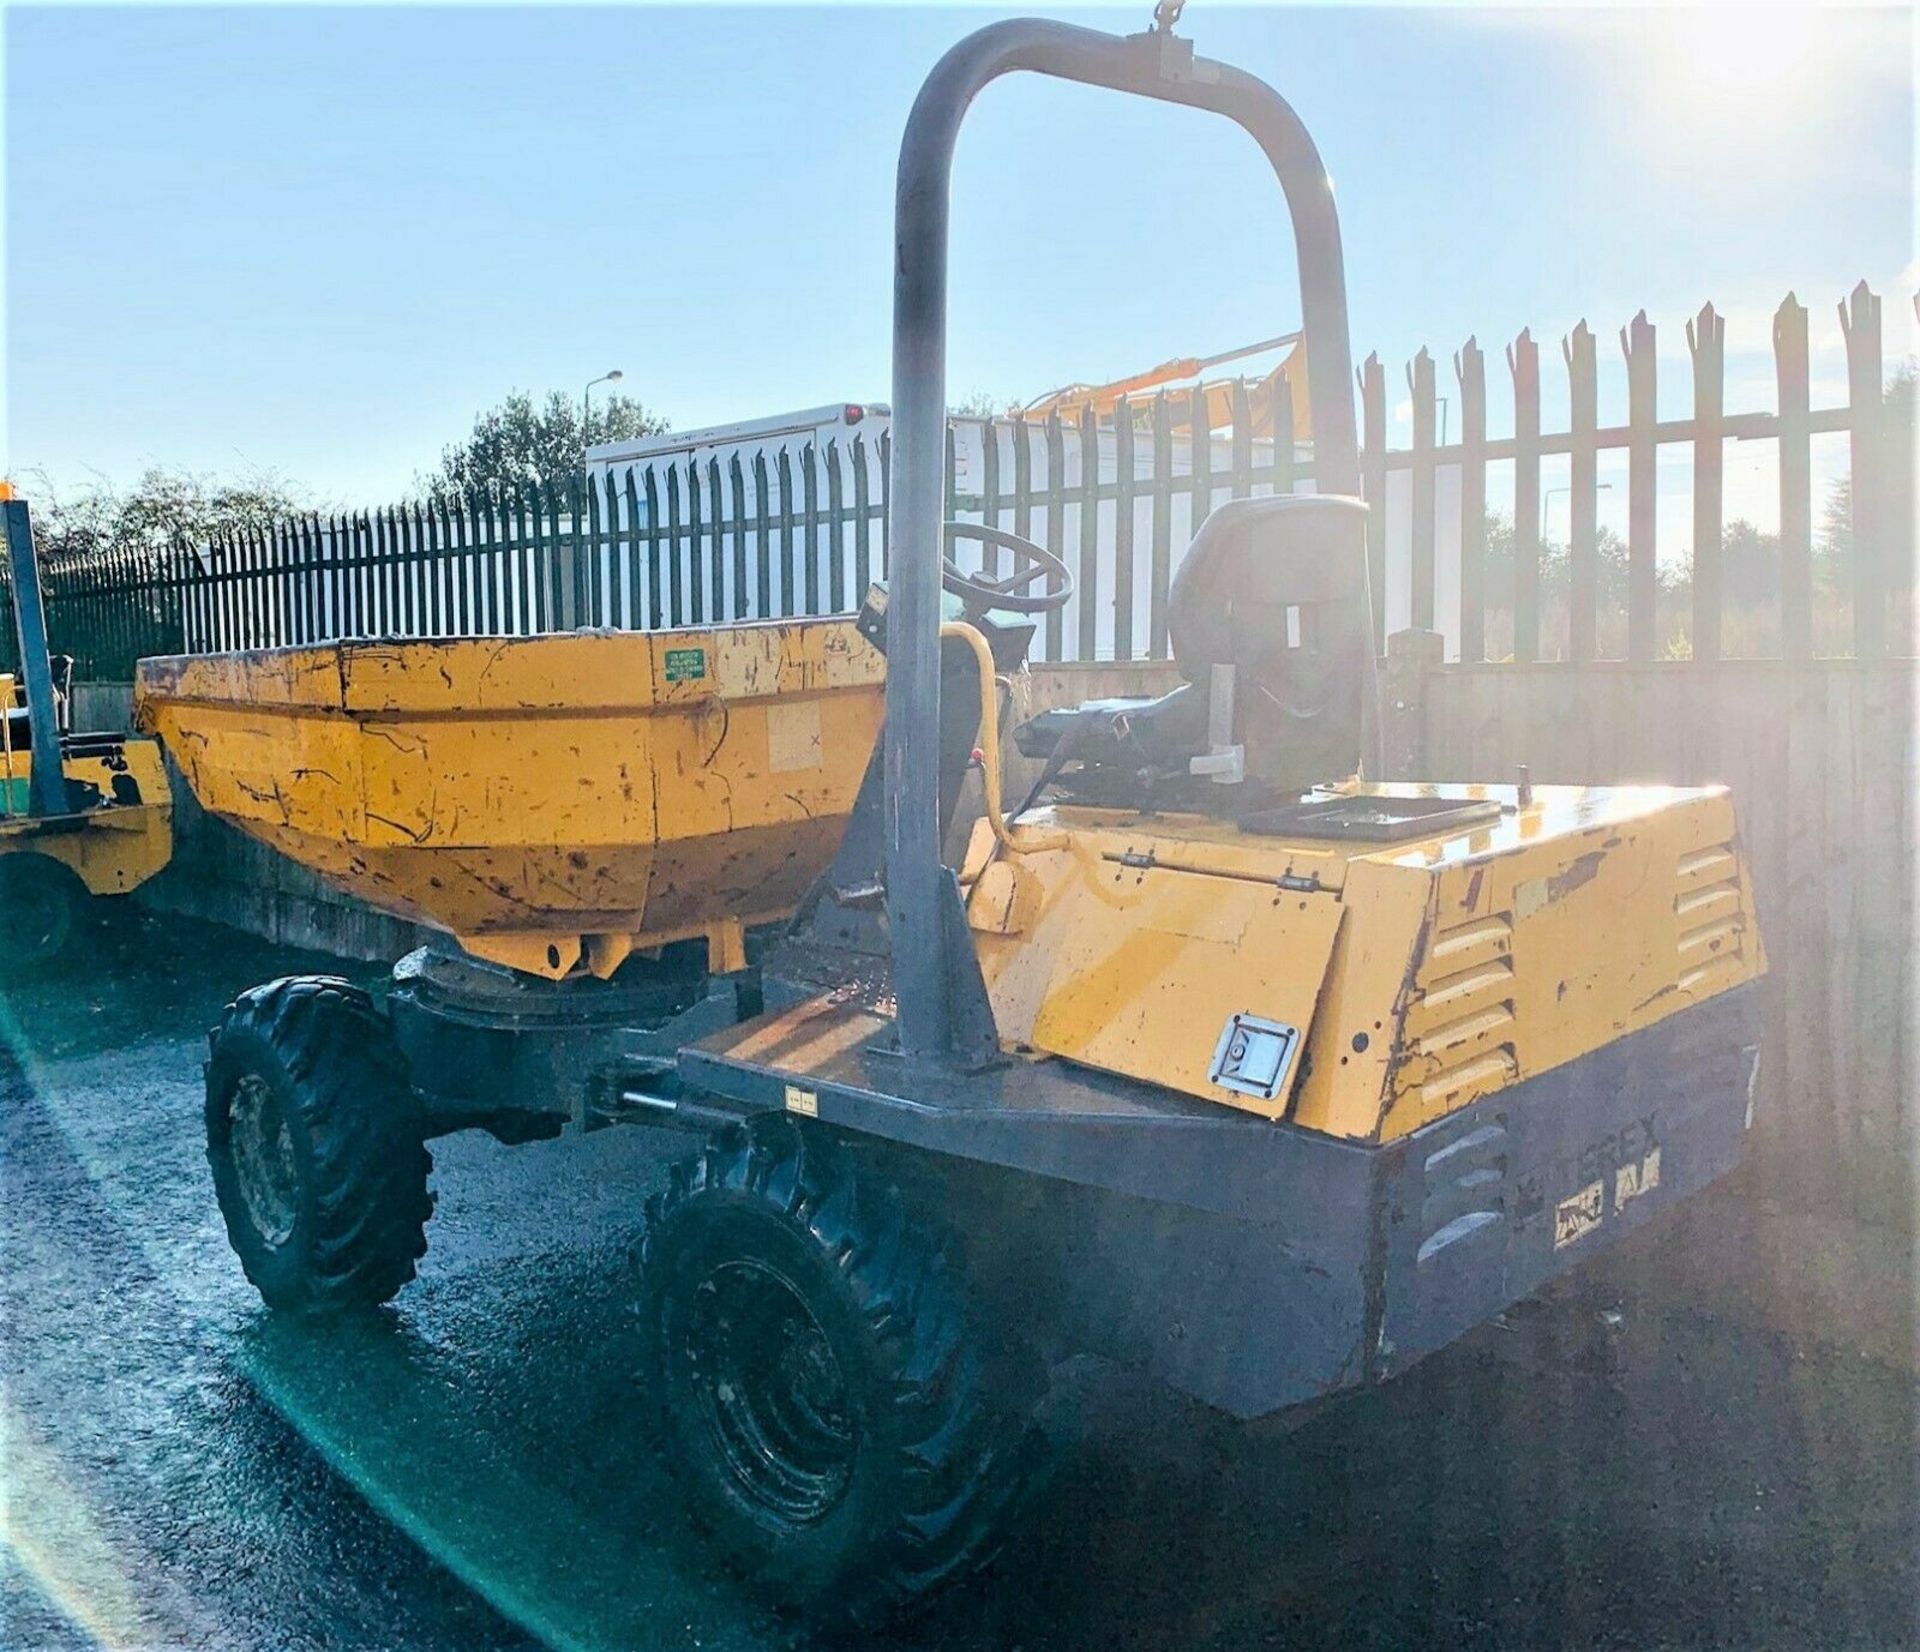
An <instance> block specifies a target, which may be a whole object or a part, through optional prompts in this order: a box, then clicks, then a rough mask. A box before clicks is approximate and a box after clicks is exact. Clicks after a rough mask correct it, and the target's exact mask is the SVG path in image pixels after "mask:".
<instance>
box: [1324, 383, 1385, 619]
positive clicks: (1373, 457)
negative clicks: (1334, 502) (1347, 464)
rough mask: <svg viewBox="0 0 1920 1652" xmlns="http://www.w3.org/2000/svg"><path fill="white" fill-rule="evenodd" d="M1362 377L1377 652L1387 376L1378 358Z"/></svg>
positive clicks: (1364, 481)
mask: <svg viewBox="0 0 1920 1652" xmlns="http://www.w3.org/2000/svg"><path fill="white" fill-rule="evenodd" d="M1359 377H1360V491H1361V493H1362V494H1363V495H1364V496H1365V498H1366V501H1367V587H1368V589H1369V590H1370V591H1371V593H1372V595H1373V646H1374V650H1375V652H1378V651H1380V650H1381V649H1383V648H1384V647H1385V646H1386V636H1387V372H1386V369H1385V368H1384V367H1382V366H1381V365H1380V357H1379V356H1378V354H1373V355H1369V356H1368V357H1367V359H1366V360H1365V361H1363V362H1362V363H1361V364H1360V374H1359ZM1316 468H1317V467H1316ZM1316 485H1317V484H1316Z"/></svg>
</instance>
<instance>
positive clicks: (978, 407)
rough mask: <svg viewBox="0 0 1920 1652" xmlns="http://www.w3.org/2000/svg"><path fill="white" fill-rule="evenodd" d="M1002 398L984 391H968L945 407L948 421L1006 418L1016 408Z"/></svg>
mask: <svg viewBox="0 0 1920 1652" xmlns="http://www.w3.org/2000/svg"><path fill="white" fill-rule="evenodd" d="M1016 405H1017V404H1016V403H1011V402H1009V401H1007V400H1006V398H1005V397H1002V396H994V395H990V394H989V393H988V392H987V391H985V390H969V391H968V392H967V393H966V395H964V396H962V397H961V398H960V399H959V400H958V401H957V402H950V403H949V404H948V406H947V417H948V418H950V419H1000V418H1005V417H1007V415H1008V413H1009V411H1010V410H1011V409H1012V408H1013V407H1014V406H1016Z"/></svg>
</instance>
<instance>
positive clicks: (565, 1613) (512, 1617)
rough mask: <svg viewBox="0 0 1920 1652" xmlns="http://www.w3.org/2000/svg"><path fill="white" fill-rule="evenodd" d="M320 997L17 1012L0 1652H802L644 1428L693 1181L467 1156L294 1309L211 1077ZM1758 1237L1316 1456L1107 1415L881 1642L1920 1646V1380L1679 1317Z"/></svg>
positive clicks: (193, 996) (1563, 1301)
mask: <svg viewBox="0 0 1920 1652" xmlns="http://www.w3.org/2000/svg"><path fill="white" fill-rule="evenodd" d="M324 967H327V966H326V961H325V960H321V959H314V958H310V957H299V956H296V955H290V954H288V953H287V952H285V951H284V950H275V949H271V948H268V947H266V946H264V945H262V944H260V943H257V942H254V941H250V940H244V939H241V938H238V937H235V936H232V935H229V934H226V933H224V932H222V931H218V930H214V929H210V928H203V927H200V926H194V925H189V924H186V923H184V922H178V921H174V920H168V921H166V922H165V923H164V924H163V923H160V922H157V921H154V920H150V919H149V920H145V921H144V922H142V923H141V924H140V925H138V926H136V927H135V928H134V929H133V930H131V931H123V932H122V933H120V934H119V935H118V936H117V938H115V939H114V940H113V941H112V942H110V943H109V944H108V945H106V946H105V947H104V948H103V950H102V953H101V955H100V956H99V957H98V958H97V959H95V960H93V961H91V962H90V963H89V964H88V965H87V966H86V967H85V968H83V969H82V970H81V971H79V972H78V973H76V974H74V975H71V976H69V977H68V978H66V979H64V980H60V981H45V982H38V983H34V984H32V985H30V986H27V987H24V988H20V987H16V988H10V989H7V990H6V992H5V995H4V997H0V1178H3V1180H0V1313H3V1314H4V1318H3V1319H0V1384H3V1386H0V1451H4V1482H5V1494H6V1495H5V1499H4V1503H3V1504H0V1538H4V1543H3V1544H0V1646H4V1647H6V1648H9V1649H12V1648H36V1649H37V1648H67V1647H82V1646H91V1645H96V1644H98V1645H105V1646H110V1647H128V1648H134V1647H140V1648H144V1647H167V1648H172V1647H192V1648H219V1649H226V1648H236V1649H237V1648H262V1649H273V1652H319V1649H323V1648H324V1649H328V1652H361V1649H367V1652H374V1649H378V1652H400V1649H415V1648H418V1649H430V1648H432V1649H437V1648H463V1649H465V1648H474V1649H483V1652H487V1649H508V1648H513V1649H519V1648H534V1647H543V1646H545V1647H554V1648H567V1649H572V1648H580V1649H588V1648H596V1649H597V1648H654V1647H662V1648H665V1647H702V1648H745V1647H763V1646H764V1647H780V1648H804V1647H807V1646H808V1645H809V1644H810V1643H809V1641H808V1637H807V1635H806V1633H805V1632H804V1630H802V1629H800V1628H799V1627H797V1626H795V1625H793V1624H790V1623H788V1622H786V1621H784V1620H781V1619H777V1618H772V1617H769V1616H767V1615H765V1614H764V1613H761V1612H759V1611H757V1610H755V1609H754V1608H753V1607H752V1606H751V1605H750V1604H749V1603H747V1602H746V1601H745V1600H744V1599H743V1597H742V1595H741V1593H740V1591H739V1590H738V1589H737V1588H736V1586H735V1585H734V1584H733V1583H731V1582H730V1581H729V1580H727V1579H726V1578H724V1577H720V1576H716V1575H714V1574H712V1573H711V1572H709V1571H708V1570H706V1569H705V1568H704V1567H703V1566H702V1565H701V1563H700V1562H699V1560H698V1558H697V1556H696V1555H694V1554H693V1553H691V1552H690V1551H689V1550H688V1549H687V1548H686V1546H685V1544H684V1542H683V1539H682V1536H681V1527H680V1525H679V1522H678V1521H677V1519H676V1516H675V1511H674V1508H673V1504H672V1500H671V1494H670V1492H669V1491H668V1490H667V1488H666V1487H665V1486H664V1485H663V1483H662V1480H661V1476H660V1473H659V1471H658V1469H657V1468H656V1467H655V1466H654V1464H653V1463H652V1462H651V1461H650V1459H649V1455H648V1452H647V1449H646V1446H645V1444H644V1442H643V1438H642V1431H641V1429H640V1427H639V1425H638V1421H637V1407H636V1400H635V1373H634V1366H633V1360H632V1325H631V1321H630V1317H629V1308H628V1304H629V1302H630V1299H631V1268H632V1262H631V1252H632V1249H633V1246H634V1242H635V1240H636V1239H637V1237H638V1233H639V1228H640V1211H641V1207H642V1205H643V1203H644V1199H645V1195H646V1194H647V1193H648V1192H649V1191H650V1190H651V1189H652V1188H654V1187H655V1186H656V1185H658V1183H659V1181H660V1179H661V1178H662V1177H663V1175H664V1167H665V1166H666V1164H667V1163H669V1162H670V1161H671V1160H672V1159H673V1158H674V1157H676V1156H677V1155H679V1154H680V1153H682V1152H684V1151H685V1147H686V1140H685V1138H683V1137H677V1136H671V1135H665V1134H661V1133H657V1132H653V1131H647V1130H639V1129H617V1130H606V1131H601V1132H598V1133H596V1134H594V1135H592V1136H589V1137H585V1138H576V1139H570V1140H563V1141H559V1142H553V1143H542V1144H536V1145H533V1146H528V1147H521V1148H513V1149H508V1148H503V1147H501V1146H499V1145H497V1144H495V1143H493V1142H492V1141H490V1140H488V1139H486V1138H483V1137H479V1136H477V1135H471V1134H469V1135H463V1136H459V1137H454V1138H449V1139H446V1140H443V1141H440V1142H437V1143H435V1144H434V1153H435V1159H436V1174H435V1185H436V1187H437V1189H438V1190H439V1195H440V1204H439V1210H438V1212H437V1214H436V1216H435V1219H434V1222H433V1225H432V1228H431V1229H430V1242H431V1249H430V1250H429V1252H428V1255H427V1258H426V1260H425V1262H424V1263H423V1264H422V1272H421V1278H420V1279H419V1281H418V1282H417V1283H416V1284H414V1285H412V1286H410V1287H409V1288H408V1289H407V1290H406V1291H405V1292H404V1293H403V1294H402V1295H401V1297H400V1298H399V1300H398V1301H397V1303H396V1304H395V1305H394V1306H393V1307H392V1308H391V1309H389V1310H383V1311H382V1312H381V1313H380V1314H378V1315H376V1316H374V1317H373V1318H372V1319H371V1320H369V1321H368V1322H366V1323H361V1324H356V1325H352V1326H349V1327H345V1328H335V1329H332V1330H325V1331H318V1330H313V1329H309V1328H305V1327H302V1326H300V1325H297V1324H289V1323H286V1322H283V1321H280V1320H277V1319H275V1318H273V1317H272V1316H270V1315H268V1314H267V1312H266V1311H265V1310H264V1309H263V1308H262V1307H261V1306H260V1304H259V1302H258V1300H257V1299H256V1298H255V1296H254V1295H253V1293H252V1291H251V1289H250V1288H249V1287H248V1286H247V1284H246V1282H245V1281H244V1279H243V1278H242V1277H241V1274H240V1270H239V1267H238V1265H237V1264H236V1263H235V1262H234V1261H233V1259H232V1257H231V1256H230V1254H229V1253H228V1251H227V1247H226V1241H225V1237H224V1234H223V1231H222V1228H221V1225H220V1219H219V1215H218V1213H217V1211H216V1209H215V1206H214V1201H213V1194H212V1190H211V1187H210V1185H209V1182H208V1178H207V1175H206V1165H205V1160H204V1157H203V1151H202V1142H201V1127H200V1118H199V1113H200V1062H201V1060H202V1057H203V1054H204V1050H205V1043H204V1036H205V1031H206V1029H207V1027H208V1026H210V1025H211V1024H212V1022H213V1020H214V1019H215V1017H216V1016H217V1015H218V1013H219V1010H220V1007H221V1006H222V1005H223V1004H224V1003H225V1002H226V1001H227V999H228V998H230V997H231V996H232V994H233V993H234V992H235V991H237V990H239V989H240V988H242V987H245V986H247V985H250V984H252V983H254V982H256V981H258V980H262V979H266V978H268V977H270V976H273V975H277V974H283V973H287V972H289V971H291V970H296V969H301V968H324ZM359 973H361V974H363V975H364V974H365V973H366V972H365V971H364V970H362V971H360V972H359ZM1739 1197H1740V1190H1739V1189H1738V1187H1737V1186H1732V1187H1729V1188H1725V1189H1721V1190H1716V1191H1715V1192H1714V1193H1712V1194H1710V1195H1709V1196H1708V1197H1707V1198H1706V1199H1705V1200H1703V1201H1699V1202H1697V1204H1696V1207H1695V1208H1694V1209H1692V1210H1689V1211H1687V1212H1683V1213H1681V1215H1680V1216H1679V1217H1678V1218H1677V1219H1675V1220H1674V1221H1671V1222H1669V1223H1668V1224H1667V1225H1666V1226H1665V1227H1662V1228H1657V1229H1655V1230H1653V1231H1650V1232H1649V1233H1648V1234H1646V1235H1643V1236H1642V1237H1641V1239H1640V1240H1639V1241H1637V1242H1636V1244H1635V1246H1634V1247H1633V1249H1632V1250H1630V1251H1629V1252H1628V1254H1625V1255H1617V1256H1616V1257H1615V1258H1614V1259H1612V1260H1611V1261H1610V1262H1609V1263H1608V1265H1607V1268H1606V1271H1605V1273H1597V1272H1595V1271H1593V1270H1589V1271H1588V1272H1587V1273H1585V1274H1582V1275H1578V1276H1576V1277H1575V1278H1574V1279H1572V1280H1570V1281H1568V1282H1565V1283H1564V1284H1563V1285H1562V1286H1561V1287H1559V1288H1557V1289H1555V1290H1554V1291H1552V1292H1551V1293H1549V1294H1548V1295H1547V1296H1545V1297H1543V1298H1540V1299H1536V1300H1533V1301H1530V1302H1527V1303H1524V1304H1522V1305H1521V1306H1520V1307H1519V1308H1517V1309H1515V1310H1514V1311H1513V1312H1512V1313H1510V1314H1508V1315H1507V1316H1505V1317H1504V1318H1503V1320H1502V1321H1501V1322H1499V1323H1497V1324H1494V1325H1489V1326H1486V1327H1483V1328H1482V1329H1481V1330H1479V1331H1476V1332H1474V1333H1473V1334H1472V1335H1470V1336H1469V1337H1467V1338H1465V1339H1463V1340H1462V1341H1461V1342H1460V1343H1458V1344H1456V1345H1455V1346H1454V1347H1452V1348H1450V1349H1448V1350H1446V1351H1445V1352H1443V1353H1442V1354H1440V1355H1438V1356H1436V1357H1434V1358H1433V1359H1431V1360H1429V1361H1427V1362H1426V1363H1425V1364H1424V1365H1423V1366H1421V1367H1419V1368H1417V1369H1416V1370H1415V1371H1414V1372H1413V1373H1411V1374H1410V1375H1409V1376H1408V1377H1406V1378H1404V1379H1402V1380H1401V1381H1400V1382H1398V1383H1397V1384H1394V1385H1391V1386H1389V1387H1388V1388H1386V1389H1384V1390H1381V1391H1378V1392H1375V1393H1370V1394H1366V1395H1363V1396H1360V1397H1357V1398H1355V1399H1353V1400H1350V1401H1348V1402H1345V1403H1343V1404H1341V1405H1338V1406H1335V1407H1333V1408H1330V1409H1328V1410H1326V1411H1324V1412H1322V1413H1320V1414H1318V1415H1316V1416H1315V1417H1313V1418H1312V1419H1311V1420H1310V1421H1308V1422H1307V1423H1305V1424H1304V1425H1303V1426H1301V1427H1299V1428H1298V1429H1297V1430H1296V1429H1289V1428H1287V1427H1283V1426H1280V1425H1278V1424H1275V1423H1272V1422H1269V1423H1265V1424H1260V1425H1255V1426H1251V1427H1247V1426H1241V1425H1235V1424H1232V1423H1229V1422H1227V1421H1225V1420H1223V1419H1220V1418H1217V1417H1214V1416H1212V1415H1210V1414H1207V1413H1204V1412H1202V1411H1199V1410H1197V1409H1195V1408H1193V1407H1190V1406H1187V1405H1185V1404H1183V1403H1182V1402H1180V1401H1178V1400H1176V1399H1174V1398H1172V1397H1170V1396H1168V1395H1165V1394H1163V1393H1160V1392H1157V1391H1155V1390H1153V1389H1151V1388H1149V1387H1147V1386H1146V1385H1144V1384H1141V1383H1136V1382H1134V1381H1132V1380H1130V1379H1128V1378H1126V1377H1124V1376H1121V1375H1118V1374H1115V1373H1108V1372H1100V1371H1092V1372H1081V1373H1078V1374H1077V1375H1076V1377H1075V1379H1074V1380H1073V1381H1072V1382H1071V1383H1069V1384H1068V1386H1067V1391H1066V1392H1065V1393H1064V1394H1063V1395H1062V1397H1061V1398H1060V1399H1059V1400H1057V1401H1056V1403H1055V1404H1054V1405H1053V1406H1052V1408H1051V1410H1050V1412H1049V1426H1050V1427H1051V1428H1052V1429H1053V1430H1054V1431H1055V1432H1056V1433H1057V1434H1059V1435H1060V1436H1061V1439H1062V1444H1063V1447H1064V1449H1065V1452H1066V1456H1065V1461H1064V1466H1063V1467H1062V1470H1061V1472H1060V1474H1059V1476H1058V1477H1057V1479H1056V1481H1055V1483H1054V1485H1053V1487H1052V1489H1051V1491H1050V1493H1049V1495H1048V1496H1047V1498H1046V1499H1045V1500H1044V1501H1043V1502H1042V1503H1041V1504H1040V1506H1039V1507H1038V1508H1037V1509H1035V1510H1034V1511H1033V1513H1032V1515H1031V1516H1030V1517H1029V1518H1028V1520H1027V1521H1026V1523H1025V1525H1024V1526H1023V1527H1022V1528H1021V1529H1019V1530H1018V1531H1017V1532H1015V1534H1014V1535H1013V1538H1012V1540H1011V1542H1010V1543H1009V1545H1008V1549H1007V1551H1006V1553H1005V1554H1004V1555H1003V1557H1002V1558H1001V1559H1000V1560H999V1561H998V1562H996V1564H995V1565H994V1566H993V1568H992V1569H991V1570H989V1571H988V1572H987V1573H986V1574H985V1575H984V1576H982V1577H980V1578H978V1579H976V1580H974V1581H972V1582H969V1583H968V1584H966V1585H965V1586H963V1587H961V1588H959V1589H956V1590H954V1591H951V1592H949V1593H948V1594H946V1595H944V1596H942V1597H941V1598H940V1599H939V1601H938V1602H937V1603H936V1604H935V1605H934V1606H933V1607H932V1608H931V1609H930V1610H929V1611H928V1612H927V1613H926V1614H925V1615H924V1616H923V1617H921V1618H920V1619H918V1620H916V1621H915V1622H913V1623H911V1624H909V1625H906V1626H904V1627H902V1628H901V1629H900V1630H899V1631H898V1633H897V1634H896V1635H895V1636H894V1637H892V1640H891V1644H894V1645H898V1646H900V1647H902V1648H910V1649H911V1648H927V1649H933V1648H1015V1647H1018V1648H1025V1649H1028V1652H1034V1649H1041V1648H1101V1649H1105V1652H1114V1649H1124V1648H1135V1647H1142V1648H1144V1647H1156V1648H1157V1647H1181V1648H1221V1649H1226V1648H1235V1649H1238V1648H1264V1647H1285V1648H1292V1647H1299V1648H1315V1649H1320V1648H1326V1647H1332V1646H1339V1647H1357V1648H1369V1647H1378V1648H1390V1647H1391V1648H1399V1647H1489V1648H1492V1647H1556V1648H1557V1647H1565V1648H1574V1647H1579V1648H1588V1647H1592V1648H1627V1647H1632V1648H1640V1647H1704V1646H1714V1647H1821V1648H1828V1647H1897V1646H1909V1645H1920V1633H1916V1627H1915V1612H1916V1604H1915V1603H1916V1600H1920V1575H1917V1573H1920V1567H1917V1566H1916V1559H1915V1554H1916V1540H1917V1537H1920V1533H1917V1532H1916V1522H1915V1507H1914V1505H1915V1467H1914V1462H1915V1456H1914V1446H1915V1433H1914V1411H1915V1408H1914V1394H1913V1378H1912V1367H1911V1365H1910V1364H1909V1363H1908V1362H1907V1361H1904V1360H1901V1359H1897V1358H1888V1357H1886V1356H1885V1353H1884V1350H1881V1351H1878V1352H1874V1353H1871V1354H1867V1353H1863V1352H1862V1351H1861V1350H1860V1349H1859V1348H1857V1347H1850V1346H1847V1345H1846V1344H1845V1342H1844V1341H1833V1340H1830V1339H1829V1338H1827V1337H1824V1336H1822V1335H1818V1334H1802V1335H1787V1334H1785V1333H1783V1332H1781V1331H1779V1330H1777V1329H1773V1328H1770V1326H1769V1324H1768V1322H1767V1316H1766V1315H1765V1314H1761V1313H1755V1314H1739V1315H1729V1314H1726V1313H1720V1312H1712V1311H1708V1310H1706V1309H1703V1308H1702V1307H1701V1306H1700V1297H1699V1293H1698V1292H1693V1291H1683V1290H1679V1289H1677V1288H1676V1289H1669V1288H1668V1287H1667V1285H1666V1284H1665V1283H1664V1280H1665V1277H1666V1273H1667V1271H1668V1269H1669V1259H1670V1258H1676V1257H1679V1256H1682V1255H1684V1254H1685V1253H1686V1252H1687V1251H1688V1250H1689V1248H1690V1247H1692V1246H1694V1245H1696V1244H1697V1243H1698V1242H1699V1241H1700V1240H1701V1237H1702V1236H1703V1235H1707V1234H1710V1233H1714V1232H1717V1231H1724V1227H1723V1226H1717V1225H1716V1224H1718V1223H1719V1221H1720V1217H1721V1216H1722V1215H1724V1214H1726V1211H1727V1210H1728V1209H1730V1208H1731V1206H1730V1204H1729V1202H1730V1201H1735V1200H1737V1199H1738V1198H1739ZM1910 1281H1911V1275H1910V1274H1907V1275H1905V1276H1904V1277H1893V1278H1885V1277H1863V1278H1860V1279H1858V1280H1857V1281H1852V1282H1849V1283H1850V1286H1851V1288H1857V1289H1858V1290H1859V1291H1861V1292H1879V1291H1889V1290H1891V1291H1906V1292H1910V1291H1911V1283H1910Z"/></svg>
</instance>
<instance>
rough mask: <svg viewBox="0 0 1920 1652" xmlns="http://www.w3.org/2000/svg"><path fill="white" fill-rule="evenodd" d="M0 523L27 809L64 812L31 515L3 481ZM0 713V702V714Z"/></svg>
mask: <svg viewBox="0 0 1920 1652" xmlns="http://www.w3.org/2000/svg"><path fill="white" fill-rule="evenodd" d="M0 523H3V524H4V527H5V532H6V540H7V562H8V568H9V572H10V574H11V576H12V580H13V623H14V637H15V640H16V641H17V642H18V643H19V645H20V676H21V680H22V681H23V682H24V683H25V685H26V690H27V726H28V729H29V731H30V733H31V736H32V740H33V745H32V748H31V749H32V755H33V770H32V772H31V773H30V774H29V775H28V777H27V812H28V813H29V814H31V815H36V816H45V815H58V814H65V813H66V812H67V777H66V768H65V764H64V761H63V758H64V752H63V749H62V746H61V742H60V724H59V722H58V720H57V713H56V710H55V706H54V698H53V662H52V657H51V656H50V655H49V653H48V651H47V616H46V610H45V609H44V608H43V607H42V606H41V602H40V563H39V559H38V558H37V557H36V556H35V555H34V550H33V518H32V517H31V516H30V515H29V514H28V511H27V502H26V500H24V499H16V498H15V497H14V496H13V490H12V488H11V487H7V486H5V485H4V484H0ZM4 712H5V708H4V707H0V715H4Z"/></svg>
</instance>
